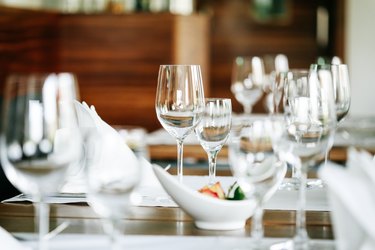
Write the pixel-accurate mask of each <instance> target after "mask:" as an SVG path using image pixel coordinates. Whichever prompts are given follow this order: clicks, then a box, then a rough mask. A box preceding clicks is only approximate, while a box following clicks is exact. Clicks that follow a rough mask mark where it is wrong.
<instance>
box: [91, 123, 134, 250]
mask: <svg viewBox="0 0 375 250" xmlns="http://www.w3.org/2000/svg"><path fill="white" fill-rule="evenodd" d="M103 130H104V131H91V133H90V134H89V135H88V136H87V138H86V143H87V149H88V151H89V152H91V155H92V156H93V158H92V159H91V160H90V162H89V164H88V165H87V166H86V173H87V178H86V180H87V199H88V203H89V205H90V206H91V207H92V208H93V210H94V211H95V212H96V213H97V214H98V215H99V216H100V217H101V218H102V222H103V229H104V231H105V233H106V234H107V235H108V236H109V240H110V245H111V249H113V250H115V249H122V248H121V242H120V235H121V226H122V224H121V219H122V218H123V217H124V216H125V215H127V214H130V213H131V206H132V205H133V204H135V203H137V199H138V196H137V195H136V193H135V192H134V190H135V188H136V187H137V185H138V183H139V182H140V180H141V164H140V160H139V158H138V157H137V156H136V154H134V152H133V151H132V150H131V149H130V148H129V147H128V146H127V145H126V144H125V143H124V141H123V139H122V137H121V135H120V134H118V133H117V132H116V131H115V130H114V129H112V130H110V131H105V129H103Z"/></svg>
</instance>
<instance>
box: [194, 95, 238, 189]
mask: <svg viewBox="0 0 375 250" xmlns="http://www.w3.org/2000/svg"><path fill="white" fill-rule="evenodd" d="M231 117H232V104H231V100H230V99H223V98H207V99H206V106H205V110H204V112H203V115H202V120H201V121H200V122H199V123H198V125H197V127H196V128H195V134H196V135H197V137H198V140H199V142H200V144H201V145H202V147H203V149H204V150H205V151H206V152H207V155H208V161H209V167H208V173H209V174H208V176H209V185H212V184H214V182H215V176H216V157H217V154H218V153H219V151H220V150H221V148H222V147H223V145H224V144H225V142H226V140H227V139H228V136H229V132H230V128H231V120H232V119H231Z"/></svg>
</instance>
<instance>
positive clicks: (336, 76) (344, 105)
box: [307, 64, 351, 188]
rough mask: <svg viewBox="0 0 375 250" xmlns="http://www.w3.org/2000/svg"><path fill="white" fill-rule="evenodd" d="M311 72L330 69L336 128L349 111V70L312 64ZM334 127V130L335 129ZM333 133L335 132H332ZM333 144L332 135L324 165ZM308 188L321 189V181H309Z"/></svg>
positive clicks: (335, 66) (338, 66) (341, 65)
mask: <svg viewBox="0 0 375 250" xmlns="http://www.w3.org/2000/svg"><path fill="white" fill-rule="evenodd" d="M310 68H311V70H315V71H317V70H319V69H328V70H329V69H330V70H331V73H332V82H333V93H334V101H335V105H336V118H337V127H338V126H339V124H340V123H341V122H342V121H343V120H344V118H345V117H346V116H347V114H348V112H349V109H350V100H351V91H350V81H349V70H348V66H347V65H346V64H331V65H327V64H326V65H318V64H312V65H311V66H310ZM337 127H336V129H337ZM334 132H335V131H334ZM333 144H334V133H333V134H332V136H331V138H330V140H329V144H328V147H327V150H326V153H325V157H324V164H327V162H328V153H329V151H330V149H331V148H332V146H333ZM307 186H308V187H309V188H322V187H323V186H324V183H323V181H322V180H314V181H309V182H308V183H307Z"/></svg>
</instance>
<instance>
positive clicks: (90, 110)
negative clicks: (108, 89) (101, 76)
mask: <svg viewBox="0 0 375 250" xmlns="http://www.w3.org/2000/svg"><path fill="white" fill-rule="evenodd" d="M75 108H76V111H77V116H78V123H79V128H80V130H81V133H82V135H83V139H84V141H85V157H84V159H85V160H84V161H85V162H81V166H86V167H87V166H90V165H92V164H103V165H106V166H108V171H110V168H111V166H118V165H123V166H124V167H126V168H127V169H128V174H129V175H139V174H140V173H141V171H140V170H139V165H140V164H139V161H138V159H137V157H136V156H135V154H134V153H133V151H132V150H131V149H130V148H129V147H128V145H127V144H126V143H125V141H124V140H123V139H122V137H121V135H120V134H119V133H118V132H117V131H116V130H115V129H114V128H112V127H111V126H110V125H108V124H107V123H106V122H104V121H103V120H102V119H101V118H100V116H99V115H98V114H97V113H96V110H95V108H94V106H91V107H89V106H88V105H87V104H86V103H85V102H82V103H80V102H77V101H76V102H75ZM84 173H85V171H84V170H83V167H81V169H80V171H78V172H77V171H76V172H75V173H74V174H71V175H70V176H69V178H68V182H67V183H66V185H65V186H64V187H63V188H62V190H61V192H62V193H86V191H87V190H86V188H85V187H86V185H85V176H84V175H85V174H84Z"/></svg>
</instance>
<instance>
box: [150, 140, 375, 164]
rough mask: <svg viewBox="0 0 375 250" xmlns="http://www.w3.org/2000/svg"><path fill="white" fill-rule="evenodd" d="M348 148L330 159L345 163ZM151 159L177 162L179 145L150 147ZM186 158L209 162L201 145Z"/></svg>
mask: <svg viewBox="0 0 375 250" xmlns="http://www.w3.org/2000/svg"><path fill="white" fill-rule="evenodd" d="M347 149H348V148H347V147H341V146H335V147H333V148H332V149H331V151H330V153H329V159H330V160H331V161H335V162H345V161H346V158H347ZM363 149H365V150H367V151H369V152H370V153H373V154H374V153H375V149H374V148H363ZM149 151H150V157H151V159H153V160H176V157H177V145H149ZM227 157H228V148H227V146H224V147H223V148H222V149H221V151H220V152H219V154H218V158H223V159H226V158H227ZM184 158H185V159H186V158H191V159H196V160H207V153H206V152H205V151H204V150H203V148H202V146H200V145H191V144H187V145H184Z"/></svg>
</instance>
